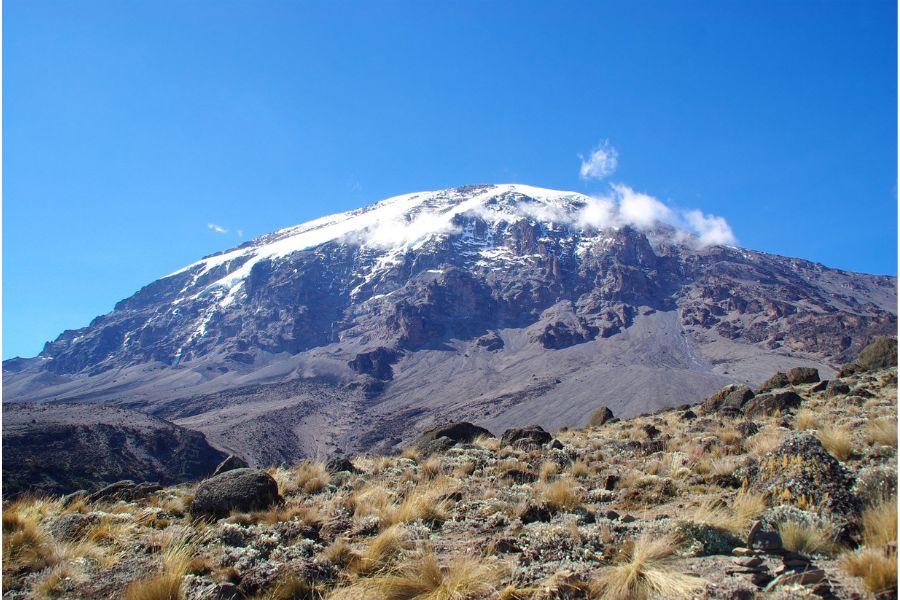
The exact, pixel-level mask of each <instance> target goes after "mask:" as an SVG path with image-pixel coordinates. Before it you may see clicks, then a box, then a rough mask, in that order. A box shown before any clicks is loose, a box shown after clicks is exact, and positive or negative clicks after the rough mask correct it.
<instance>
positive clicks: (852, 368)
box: [838, 363, 863, 377]
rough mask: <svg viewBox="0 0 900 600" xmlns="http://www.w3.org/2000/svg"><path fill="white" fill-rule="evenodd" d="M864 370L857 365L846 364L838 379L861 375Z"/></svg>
mask: <svg viewBox="0 0 900 600" xmlns="http://www.w3.org/2000/svg"><path fill="white" fill-rule="evenodd" d="M862 370H863V368H862V367H860V366H859V365H858V364H856V363H846V364H843V365H841V370H840V371H838V377H850V376H851V375H854V374H856V373H861V372H862Z"/></svg>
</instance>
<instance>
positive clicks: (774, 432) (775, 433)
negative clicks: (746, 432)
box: [748, 427, 787, 456]
mask: <svg viewBox="0 0 900 600" xmlns="http://www.w3.org/2000/svg"><path fill="white" fill-rule="evenodd" d="M786 435H787V432H786V431H783V430H780V429H775V428H772V427H767V428H765V429H763V430H762V431H760V432H759V433H757V434H756V435H754V436H753V437H751V438H750V440H749V444H748V448H749V450H750V452H752V453H753V454H756V455H758V456H759V455H762V454H765V453H766V452H769V451H770V450H774V449H775V448H777V447H778V446H779V445H781V442H783V441H784V438H785V436H786Z"/></svg>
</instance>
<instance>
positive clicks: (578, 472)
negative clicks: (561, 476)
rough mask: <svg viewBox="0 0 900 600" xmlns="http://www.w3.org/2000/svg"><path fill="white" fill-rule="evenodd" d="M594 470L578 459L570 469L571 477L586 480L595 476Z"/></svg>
mask: <svg viewBox="0 0 900 600" xmlns="http://www.w3.org/2000/svg"><path fill="white" fill-rule="evenodd" d="M593 473H594V470H593V469H592V468H591V466H590V465H589V464H588V463H586V462H585V461H583V460H581V459H578V460H576V461H575V462H574V463H572V466H571V467H569V475H571V476H572V477H575V478H576V479H586V478H588V477H590V476H591V475H593Z"/></svg>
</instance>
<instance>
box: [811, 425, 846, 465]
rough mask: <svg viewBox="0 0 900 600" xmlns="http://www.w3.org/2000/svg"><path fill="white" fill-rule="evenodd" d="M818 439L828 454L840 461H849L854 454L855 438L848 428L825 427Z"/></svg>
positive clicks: (818, 434)
mask: <svg viewBox="0 0 900 600" xmlns="http://www.w3.org/2000/svg"><path fill="white" fill-rule="evenodd" d="M816 437H817V438H819V441H820V442H822V445H823V446H824V447H825V449H826V450H828V453H829V454H831V455H832V456H833V457H835V458H836V459H838V460H840V461H845V460H847V459H848V458H850V455H851V454H852V453H853V436H852V435H851V433H850V430H849V429H847V428H846V427H832V426H828V427H823V428H822V429H820V430H819V431H818V433H817V434H816Z"/></svg>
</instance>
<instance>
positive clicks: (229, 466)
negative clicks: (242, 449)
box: [212, 454, 250, 477]
mask: <svg viewBox="0 0 900 600" xmlns="http://www.w3.org/2000/svg"><path fill="white" fill-rule="evenodd" d="M249 466H250V465H248V464H247V461H245V460H244V459H243V458H241V457H240V456H235V455H234V454H229V455H228V458H226V459H225V460H223V461H222V462H220V463H219V466H218V467H216V470H215V471H213V474H212V477H215V476H216V475H221V474H222V473H225V472H227V471H233V470H234V469H246V468H247V467H249Z"/></svg>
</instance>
